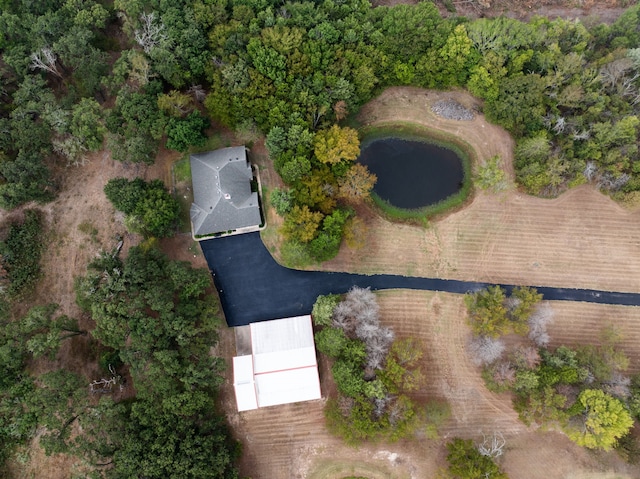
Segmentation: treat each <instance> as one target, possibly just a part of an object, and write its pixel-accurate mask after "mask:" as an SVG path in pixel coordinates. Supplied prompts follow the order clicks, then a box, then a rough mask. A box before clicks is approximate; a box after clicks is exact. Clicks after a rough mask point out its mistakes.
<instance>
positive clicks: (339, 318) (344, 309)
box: [333, 301, 356, 336]
mask: <svg viewBox="0 0 640 479" xmlns="http://www.w3.org/2000/svg"><path fill="white" fill-rule="evenodd" d="M333 325H334V326H335V327H337V328H340V329H342V330H343V331H344V332H345V334H346V335H347V336H352V335H353V332H354V330H355V328H356V319H355V316H354V315H353V314H352V310H351V305H349V304H348V303H346V302H345V301H341V302H340V303H338V304H337V305H336V307H335V308H334V309H333Z"/></svg>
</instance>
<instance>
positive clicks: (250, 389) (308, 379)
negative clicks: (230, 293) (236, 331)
mask: <svg viewBox="0 0 640 479" xmlns="http://www.w3.org/2000/svg"><path fill="white" fill-rule="evenodd" d="M248 327H249V328H250V332H251V354H246V355H243V356H236V357H234V358H233V386H234V389H235V393H236V402H237V404H238V411H248V410H251V409H257V408H260V407H266V406H275V405H278V404H288V403H294V402H299V401H310V400H313V399H320V398H321V393H320V378H319V376H318V362H317V360H316V349H315V345H314V342H313V328H312V325H311V316H297V317H295V318H285V319H276V320H273V321H264V322H260V323H251V324H250V325H249V326H248Z"/></svg>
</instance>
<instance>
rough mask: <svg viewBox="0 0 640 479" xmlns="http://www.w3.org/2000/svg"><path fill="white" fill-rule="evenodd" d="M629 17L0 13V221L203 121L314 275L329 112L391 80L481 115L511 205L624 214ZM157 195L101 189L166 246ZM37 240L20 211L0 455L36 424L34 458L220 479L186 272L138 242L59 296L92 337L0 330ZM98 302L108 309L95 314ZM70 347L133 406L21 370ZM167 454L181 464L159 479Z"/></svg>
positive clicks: (194, 141)
mask: <svg viewBox="0 0 640 479" xmlns="http://www.w3.org/2000/svg"><path fill="white" fill-rule="evenodd" d="M639 23H640V6H639V5H636V6H634V7H631V8H630V9H629V10H627V11H626V12H625V13H624V14H623V15H622V16H621V17H620V18H619V19H618V20H617V21H616V22H615V23H613V24H611V25H605V24H595V23H591V24H583V23H580V22H579V21H568V20H563V19H556V20H548V19H545V18H534V19H533V20H531V21H530V22H529V23H522V22H519V21H517V20H513V19H509V18H497V19H478V20H473V21H470V20H467V19H465V18H460V17H456V16H455V15H452V16H450V17H447V18H443V17H442V16H441V15H440V13H439V12H438V9H437V8H436V7H435V6H434V5H433V4H432V3H430V2H421V3H418V4H416V5H396V6H393V7H385V6H383V7H377V8H372V7H371V4H370V3H369V2H368V1H365V0H336V1H334V0H326V1H324V2H281V1H278V2H275V1H271V0H113V1H107V0H104V1H96V0H40V1H37V2H33V1H28V0H0V207H2V208H4V209H5V210H10V209H14V208H17V207H19V206H21V205H24V204H25V203H29V202H32V201H35V202H46V201H49V200H51V199H53V198H55V195H56V193H57V192H58V190H59V184H58V183H57V181H56V178H57V177H56V174H55V172H56V168H58V169H59V167H60V166H61V165H66V164H69V165H75V167H79V168H81V167H82V164H83V163H84V162H85V161H86V157H87V154H88V153H89V152H92V151H97V150H100V149H102V148H107V149H108V150H109V151H110V152H111V155H112V157H113V158H114V159H116V160H119V161H123V162H130V163H153V161H154V158H155V156H156V154H157V152H158V149H159V147H160V146H163V145H164V146H166V147H167V148H170V149H174V150H177V151H186V150H188V148H189V146H191V145H199V144H202V142H203V141H204V138H205V136H204V131H205V130H206V129H207V128H208V127H209V126H210V125H211V124H212V122H213V124H214V126H215V125H218V126H226V127H230V128H250V129H256V130H259V131H260V132H262V133H263V134H264V135H265V137H266V145H267V148H268V150H269V153H270V157H271V159H272V161H273V163H274V166H275V168H276V171H278V173H279V174H280V175H281V177H282V178H283V180H284V182H285V183H286V185H287V188H286V189H282V190H276V191H274V192H272V198H273V201H274V206H276V209H277V210H278V212H279V213H281V214H282V215H283V216H285V226H284V228H283V230H282V233H283V235H284V236H285V237H286V240H287V245H286V247H287V248H289V249H290V251H295V252H296V254H297V255H298V256H299V257H300V258H302V259H303V260H302V261H303V262H304V261H308V262H310V261H323V260H326V259H328V258H330V257H332V256H334V255H335V254H336V253H337V251H338V248H339V246H340V242H341V238H342V236H343V235H344V232H345V228H347V227H348V225H349V222H350V221H352V218H353V215H354V213H353V208H352V207H353V203H354V202H355V201H358V199H359V198H360V197H362V196H363V195H366V194H367V192H368V191H369V189H370V188H371V186H372V178H371V176H370V175H369V173H368V172H367V171H366V170H364V169H362V168H361V167H359V166H358V165H357V164H356V163H355V162H354V160H355V159H356V158H357V155H358V152H359V142H358V136H357V131H356V130H355V129H353V128H352V126H354V125H353V124H352V123H350V118H352V115H353V114H354V113H355V112H357V111H358V109H359V107H360V106H361V105H362V104H364V103H365V102H367V101H368V100H370V99H371V98H373V97H374V96H375V95H376V94H377V93H379V92H380V91H381V90H382V89H384V88H385V87H388V86H392V85H413V86H418V87H424V88H436V89H449V88H454V87H461V88H466V89H468V90H469V91H470V92H471V93H473V94H474V95H476V96H477V97H479V98H481V99H482V100H484V107H483V108H484V113H485V114H486V115H487V117H488V118H489V119H491V120H492V121H494V122H496V123H498V124H500V125H502V126H504V127H505V128H506V129H507V130H508V131H510V132H511V133H512V135H513V136H514V138H515V139H516V141H517V146H516V165H515V166H516V173H517V179H518V182H519V184H520V186H521V187H522V188H523V189H524V190H525V191H527V192H529V193H531V194H536V195H543V196H554V195H557V194H559V193H561V192H562V191H564V190H565V189H567V188H570V187H572V186H574V185H578V184H581V183H585V182H592V183H594V184H595V185H597V186H598V187H599V188H600V189H601V190H603V191H604V192H606V193H609V194H611V195H612V196H614V197H615V198H616V199H620V200H633V199H634V198H636V197H637V196H639V195H640V194H639V193H638V191H640V162H639V161H638V158H639V156H638V146H637V145H638V135H639V133H640V120H639V118H638V114H639V113H640V30H639V29H638V25H639ZM341 122H342V123H341ZM118 188H120V189H122V191H120V190H118ZM125 190H126V193H127V194H128V193H129V192H131V191H134V190H135V191H138V192H143V193H140V195H141V196H140V203H137V202H136V203H132V202H130V201H129V202H125V201H123V192H125ZM165 193H166V192H164V190H163V189H162V188H160V187H159V185H157V184H152V185H151V186H148V187H147V186H144V185H141V184H140V185H138V184H134V185H133V186H132V185H131V184H129V183H127V182H126V181H120V182H114V183H111V185H110V187H109V188H108V189H107V194H108V196H109V197H110V199H112V201H113V200H115V201H116V202H117V201H120V203H122V204H121V205H120V206H118V208H119V209H121V210H122V211H123V212H125V213H126V214H127V215H129V216H135V217H136V218H137V222H138V228H139V229H142V230H144V232H145V234H146V235H147V236H159V235H162V234H166V232H167V229H166V222H163V221H165V220H164V219H163V218H160V217H155V216H154V215H150V216H145V214H146V213H145V212H148V211H152V210H153V205H154V204H157V203H154V201H162V202H163V204H166V205H167V208H169V210H170V211H169V212H168V215H165V216H167V217H172V215H175V213H176V212H177V210H176V207H175V204H174V203H172V202H171V201H170V200H169V199H167V197H166V194H165ZM136 194H137V193H136ZM145 195H146V196H145ZM143 196H144V198H143ZM125 199H126V198H125ZM145 201H146V203H144V202H145ZM145 205H146V206H145ZM160 216H162V215H160ZM132 222H133V223H135V222H136V221H132ZM140 222H142V223H140ZM40 227H41V226H39V216H38V213H37V211H36V210H33V211H32V212H30V213H27V214H25V219H24V221H21V222H16V223H15V224H12V225H11V226H10V227H9V228H8V231H7V232H6V234H4V236H3V238H2V244H1V245H0V246H1V248H0V253H1V254H2V258H3V260H2V263H3V264H2V271H1V272H2V276H3V279H2V283H1V286H2V288H3V291H5V293H4V294H3V304H2V308H1V309H2V311H1V313H2V314H1V315H0V316H1V317H0V319H1V321H2V325H3V327H2V332H1V336H0V343H1V344H0V363H1V364H2V370H3V375H2V378H0V411H1V413H0V439H1V441H0V442H1V443H2V454H1V457H2V459H3V460H4V459H6V458H7V457H8V456H9V455H10V454H11V453H12V451H13V447H14V446H15V445H17V444H21V443H24V442H25V441H27V440H28V439H30V438H32V437H34V435H35V434H36V432H37V431H38V432H39V434H40V432H41V431H42V430H43V429H44V430H46V431H47V433H46V434H40V438H41V443H42V444H43V447H44V448H45V450H47V451H48V452H60V451H65V452H69V453H74V454H77V455H79V456H81V457H84V458H85V459H86V464H87V467H88V468H89V469H91V470H92V471H93V473H94V474H96V475H105V474H106V475H109V476H112V477H134V476H136V475H138V474H139V473H137V472H135V471H141V470H143V471H145V477H221V478H222V477H225V478H226V477H234V476H235V475H236V472H235V471H234V468H233V467H234V466H233V461H234V458H235V457H237V454H238V449H237V445H236V444H234V443H233V441H231V440H230V439H229V436H228V434H227V432H226V428H225V426H224V421H223V420H222V419H221V418H220V417H219V416H217V415H216V413H215V405H214V399H213V398H215V392H216V388H217V386H218V385H219V378H220V376H219V374H218V373H219V371H220V367H221V365H220V364H219V362H218V360H214V359H211V361H210V360H209V359H206V360H205V358H208V356H207V355H206V351H208V347H206V345H207V344H209V345H210V344H212V343H214V342H215V324H210V323H209V322H207V321H205V317H211V316H213V314H212V313H211V308H212V307H213V306H212V305H211V304H210V303H209V302H208V300H207V299H206V298H207V287H208V285H209V283H208V282H209V279H208V277H207V276H206V274H203V273H200V272H196V271H192V270H190V269H188V268H187V267H186V266H184V265H182V264H179V263H173V262H170V261H169V260H167V259H166V258H164V257H163V256H162V255H160V254H159V253H158V252H157V251H155V249H154V243H153V240H152V239H150V240H148V241H146V242H145V243H144V245H143V246H142V247H141V248H139V249H134V250H132V251H131V252H130V253H129V255H128V256H127V257H126V258H125V259H122V260H121V259H120V258H119V257H118V255H117V254H114V253H113V252H112V253H108V254H106V253H105V255H104V256H103V257H101V258H100V259H98V260H96V261H95V262H94V263H93V264H92V265H91V267H90V271H89V272H88V273H87V275H86V276H85V277H84V278H83V279H81V280H79V281H78V285H77V292H78V302H79V304H80V305H81V306H82V308H83V309H84V310H85V311H86V312H87V314H90V315H91V317H92V318H93V320H94V321H95V324H96V329H95V330H93V331H90V332H87V331H78V330H77V329H78V328H77V325H75V323H74V320H73V319H71V318H66V317H64V316H58V315H56V308H55V303H56V301H57V298H50V303H51V304H49V305H34V306H33V308H32V309H30V310H29V312H28V313H26V314H20V315H17V314H16V313H15V312H14V309H15V308H12V305H15V304H16V303H17V302H19V301H20V300H21V299H22V298H23V297H24V296H23V295H24V294H25V293H24V291H28V288H29V285H30V284H32V283H33V282H34V281H36V280H37V259H38V257H37V254H28V253H25V249H26V248H28V247H29V246H27V245H32V244H33V238H35V237H36V235H37V231H38V229H39V228H40ZM31 252H32V251H31ZM36 253H38V254H39V252H36ZM89 293H90V294H89ZM106 297H109V298H114V297H116V298H118V301H111V302H110V303H109V307H108V308H107V307H106V305H105V304H104V303H102V302H100V298H106ZM159 318H162V321H160V320H159ZM160 324H162V325H163V326H162V327H160ZM73 334H91V335H92V337H93V338H94V339H95V341H96V344H97V345H98V346H96V347H97V348H98V350H99V352H100V357H101V358H102V362H103V363H104V364H103V366H104V368H105V375H106V376H105V377H109V378H111V379H106V380H107V381H111V380H112V379H113V380H114V381H115V380H116V379H117V376H118V374H115V373H112V371H111V369H113V370H114V371H115V370H116V369H117V370H118V371H127V372H128V374H130V377H131V379H132V381H134V383H135V390H136V391H137V395H136V396H135V397H128V398H126V399H124V400H122V401H120V402H116V401H111V400H102V401H100V402H99V403H96V401H93V400H90V398H89V399H88V398H87V397H86V387H84V386H82V385H81V384H82V381H81V380H80V379H79V378H78V377H77V375H75V373H71V372H68V371H50V372H47V373H44V374H42V375H39V376H37V375H35V374H34V373H33V372H32V371H30V369H29V365H30V364H31V363H32V361H34V360H35V359H37V358H42V357H48V356H50V355H55V351H56V350H57V347H58V346H59V344H60V341H62V340H64V339H65V338H67V337H70V335H73ZM210 362H212V363H211V364H210ZM109 365H111V369H110V368H109ZM114 368H115V369H114ZM110 374H113V377H111V376H110ZM114 378H116V379H114ZM118 380H120V379H118ZM83 393H84V395H83ZM60 397H68V398H69V401H60ZM78 421H79V422H80V424H81V425H82V430H83V431H85V434H83V435H78V431H79V429H78V427H77V426H76V424H77V422H78ZM89 437H90V438H91V440H89V439H88V438H89ZM214 449H215V450H216V451H219V454H218V455H212V454H211V453H210V451H211V450H214ZM149 450H154V451H157V454H156V455H155V457H156V458H158V459H160V458H162V459H163V461H164V462H162V463H161V462H153V461H152V460H151V459H152V458H151V457H150V455H148V454H145V452H146V451H149ZM205 450H206V454H205V452H204V451H205ZM172 457H180V458H181V461H179V462H180V467H181V469H177V468H175V469H173V470H171V471H170V472H168V470H167V469H168V468H170V466H176V465H177V464H178V461H175V462H171V458H172Z"/></svg>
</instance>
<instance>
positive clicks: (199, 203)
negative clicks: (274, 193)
mask: <svg viewBox="0 0 640 479" xmlns="http://www.w3.org/2000/svg"><path fill="white" fill-rule="evenodd" d="M191 179H192V181H193V203H192V204H191V211H190V214H191V228H192V232H193V237H194V239H196V240H198V239H204V238H203V237H205V236H212V235H216V234H218V233H226V232H230V231H237V230H241V229H252V230H253V229H255V230H257V229H258V227H259V225H260V224H261V223H262V218H261V216H260V205H259V202H258V193H256V192H255V191H253V192H252V191H251V181H252V180H253V172H252V171H251V164H250V163H249V161H248V159H247V150H246V148H245V147H244V146H234V147H230V148H222V149H220V150H214V151H208V152H206V153H198V154H194V155H191ZM252 227H255V228H252Z"/></svg>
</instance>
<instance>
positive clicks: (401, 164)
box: [358, 138, 464, 209]
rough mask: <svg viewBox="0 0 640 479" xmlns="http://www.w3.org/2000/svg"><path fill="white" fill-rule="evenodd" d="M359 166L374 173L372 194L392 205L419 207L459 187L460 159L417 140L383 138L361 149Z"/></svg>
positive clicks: (407, 207) (444, 150)
mask: <svg viewBox="0 0 640 479" xmlns="http://www.w3.org/2000/svg"><path fill="white" fill-rule="evenodd" d="M358 161H360V163H362V164H363V165H366V166H367V167H368V168H369V171H371V172H372V173H375V174H376V176H377V177H378V182H377V183H376V185H375V186H374V187H373V191H374V192H375V193H376V194H377V195H378V196H379V197H380V198H382V199H383V200H386V201H388V202H389V203H391V204H392V205H393V206H396V207H398V208H404V209H415V208H422V207H423V206H428V205H432V204H434V203H437V202H439V201H441V200H444V199H445V198H448V197H449V196H451V195H453V194H454V193H456V192H458V191H459V190H460V188H461V187H462V182H463V180H464V171H463V167H462V160H461V159H460V157H459V156H458V155H457V154H456V153H455V152H454V151H452V150H449V149H447V148H443V147H441V146H436V145H430V144H428V143H422V142H420V141H410V140H402V139H400V138H385V139H380V140H374V141H372V142H371V143H369V144H368V145H366V146H365V147H364V149H363V150H362V153H361V154H360V158H359V160H358Z"/></svg>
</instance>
